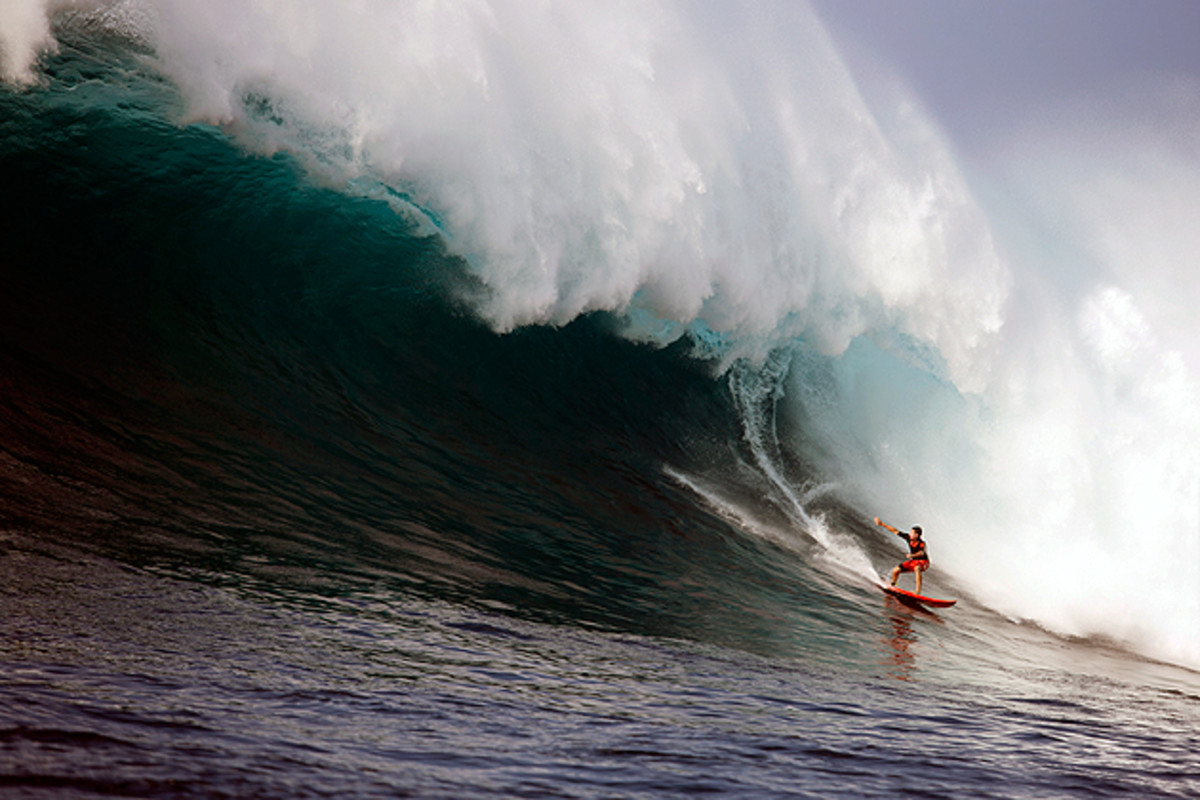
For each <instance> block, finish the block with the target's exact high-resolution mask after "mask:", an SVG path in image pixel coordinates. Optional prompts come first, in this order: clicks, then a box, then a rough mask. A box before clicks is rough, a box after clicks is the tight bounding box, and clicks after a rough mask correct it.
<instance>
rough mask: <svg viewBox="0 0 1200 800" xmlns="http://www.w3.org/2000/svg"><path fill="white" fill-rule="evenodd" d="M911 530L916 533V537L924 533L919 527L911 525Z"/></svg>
mask: <svg viewBox="0 0 1200 800" xmlns="http://www.w3.org/2000/svg"><path fill="white" fill-rule="evenodd" d="M913 530H914V531H916V532H917V536H920V535H921V534H922V533H924V531H922V530H921V526H920V525H913Z"/></svg>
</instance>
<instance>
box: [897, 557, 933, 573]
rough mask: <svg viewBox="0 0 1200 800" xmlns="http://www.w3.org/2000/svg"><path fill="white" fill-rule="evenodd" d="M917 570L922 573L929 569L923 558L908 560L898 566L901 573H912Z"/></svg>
mask: <svg viewBox="0 0 1200 800" xmlns="http://www.w3.org/2000/svg"><path fill="white" fill-rule="evenodd" d="M917 568H919V569H920V570H921V571H922V572H924V571H925V570H927V569H929V562H928V561H926V560H925V559H923V558H915V559H914V558H910V559H909V560H908V561H905V562H903V563H901V564H900V571H901V572H912V571H913V570H914V569H917Z"/></svg>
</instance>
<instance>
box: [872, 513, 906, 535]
mask: <svg viewBox="0 0 1200 800" xmlns="http://www.w3.org/2000/svg"><path fill="white" fill-rule="evenodd" d="M875 524H876V525H879V526H880V527H883V528H887V529H888V530H889V531H891V532H892V533H895V534H898V535H900V536H903V535H904V534H902V533H900V529H899V528H893V527H892V526H891V525H888V524H887V523H886V522H884V521H883V520H881V519H879V517H876V518H875Z"/></svg>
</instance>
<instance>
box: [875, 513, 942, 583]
mask: <svg viewBox="0 0 1200 800" xmlns="http://www.w3.org/2000/svg"><path fill="white" fill-rule="evenodd" d="M875 524H876V525H881V526H883V527H884V528H887V529H888V530H889V531H891V532H892V533H894V534H896V535H897V536H899V537H901V538H903V539H906V540H907V541H908V558H907V559H905V560H904V561H902V562H900V563H899V564H897V565H896V566H895V567H894V568H893V569H892V586H895V585H896V579H897V578H899V577H900V573H901V572H911V573H913V575H915V576H916V579H917V594H920V593H921V573H922V572H924V571H925V570H927V569H929V553H928V552H926V550H925V540H924V539H922V538H921V526H920V525H913V526H912V530H911V531H909V532H908V533H901V532H900V530H899V529H897V528H893V527H892V526H891V525H888V524H887V523H886V522H882V521H881V520H880V519H879V517H876V518H875Z"/></svg>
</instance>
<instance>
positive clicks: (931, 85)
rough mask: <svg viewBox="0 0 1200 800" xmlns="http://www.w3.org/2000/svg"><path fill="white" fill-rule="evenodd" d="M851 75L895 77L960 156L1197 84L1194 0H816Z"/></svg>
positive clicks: (1199, 2)
mask: <svg viewBox="0 0 1200 800" xmlns="http://www.w3.org/2000/svg"><path fill="white" fill-rule="evenodd" d="M812 5H813V7H814V8H815V9H816V10H817V12H818V14H819V15H820V16H821V18H822V19H823V20H824V21H825V23H826V26H827V27H828V29H829V31H830V32H831V34H832V35H833V36H834V38H835V40H837V42H838V44H839V47H841V49H842V51H843V54H844V56H845V57H846V59H847V62H848V63H849V64H850V66H851V68H852V69H853V70H855V71H856V73H857V74H860V75H863V76H864V77H868V76H869V75H870V74H871V73H872V71H873V70H878V69H883V70H888V71H892V72H894V73H895V74H897V75H899V76H900V78H901V79H902V80H903V81H904V83H906V84H907V85H908V86H909V87H910V88H911V89H912V90H913V91H915V92H916V93H917V95H918V96H919V97H920V98H921V100H922V101H923V102H924V104H925V105H926V107H927V108H928V109H929V110H930V111H931V112H932V114H933V116H934V117H935V118H936V119H938V120H939V122H940V123H941V124H942V126H943V127H944V128H945V129H946V130H947V132H948V133H950V135H951V137H952V138H953V139H954V140H955V141H956V142H957V143H958V144H959V145H960V146H963V147H965V148H966V149H968V150H969V149H970V148H971V145H972V143H973V142H975V141H978V140H979V139H981V138H987V137H988V136H989V135H990V134H992V133H994V130H993V129H994V128H996V127H1003V126H1005V125H1008V124H1012V123H1013V121H1014V120H1018V119H1020V118H1021V117H1022V116H1025V115H1027V114H1029V113H1036V112H1039V111H1044V109H1045V108H1046V107H1047V106H1050V105H1053V104H1055V103H1060V102H1063V101H1067V100H1071V99H1087V100H1091V101H1095V100H1097V99H1099V100H1101V101H1102V100H1103V99H1104V98H1105V97H1106V95H1109V94H1110V93H1115V90H1116V88H1117V87H1128V86H1129V85H1130V83H1131V82H1133V83H1135V84H1136V85H1143V86H1148V85H1150V84H1152V83H1153V82H1154V81H1158V80H1163V81H1165V80H1169V79H1170V76H1180V75H1184V76H1189V77H1190V78H1191V80H1192V81H1194V82H1195V85H1196V86H1200V0H812Z"/></svg>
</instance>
